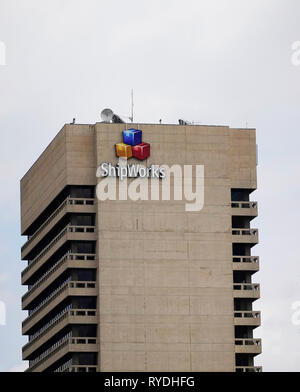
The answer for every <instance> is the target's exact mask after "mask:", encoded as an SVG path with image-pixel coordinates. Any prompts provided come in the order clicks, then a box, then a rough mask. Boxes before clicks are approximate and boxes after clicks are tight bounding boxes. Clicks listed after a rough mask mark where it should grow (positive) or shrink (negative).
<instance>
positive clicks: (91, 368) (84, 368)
mask: <svg viewBox="0 0 300 392" xmlns="http://www.w3.org/2000/svg"><path fill="white" fill-rule="evenodd" d="M64 372H76V373H95V372H97V366H96V365H73V366H70V367H69V368H67V369H65V370H64Z"/></svg>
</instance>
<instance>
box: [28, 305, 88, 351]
mask: <svg viewBox="0 0 300 392" xmlns="http://www.w3.org/2000/svg"><path fill="white" fill-rule="evenodd" d="M71 308H72V305H69V306H67V307H66V308H65V309H64V310H62V311H61V312H59V313H58V314H57V315H56V316H55V317H53V318H52V319H51V320H50V321H49V322H48V323H47V324H45V325H43V327H42V328H40V329H39V330H38V331H37V332H36V333H35V334H34V335H32V336H31V337H30V341H29V342H28V343H27V344H26V345H25V346H23V348H22V351H23V352H24V351H25V350H27V349H28V348H29V347H30V346H32V345H33V344H34V343H35V342H36V341H38V340H39V339H40V338H41V337H42V336H44V335H46V334H47V333H48V332H49V331H51V329H53V328H54V327H55V326H56V325H57V324H59V323H60V322H61V321H62V320H64V319H65V318H67V317H69V316H73V317H74V316H75V317H76V316H78V317H80V316H83V317H90V316H96V310H95V309H71Z"/></svg>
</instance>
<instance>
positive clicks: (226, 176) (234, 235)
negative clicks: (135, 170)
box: [21, 123, 261, 372]
mask: <svg viewBox="0 0 300 392" xmlns="http://www.w3.org/2000/svg"><path fill="white" fill-rule="evenodd" d="M125 128H126V129H127V128H135V129H140V130H142V132H143V140H145V141H147V143H149V144H150V146H151V153H150V156H148V158H147V159H145V160H144V161H143V164H146V165H147V166H150V165H151V164H155V165H165V164H167V165H169V166H172V165H174V164H177V165H182V166H183V165H204V206H203V208H202V209H201V210H200V211H186V209H185V207H184V206H185V203H186V201H185V200H174V197H172V196H171V200H169V201H168V200H161V199H160V200H138V201H133V200H106V201H100V200H98V198H97V197H96V186H97V183H99V181H101V180H102V179H101V178H99V177H96V170H97V168H98V166H99V165H101V164H102V163H103V162H111V163H113V164H116V163H117V156H116V152H115V145H116V144H118V143H120V142H122V131H123V130H124V129H125ZM130 163H132V164H138V163H141V162H140V161H139V160H138V159H136V158H134V157H133V158H131V161H130ZM192 179H195V176H194V175H193V176H192ZM132 180H133V179H131V180H130V181H132ZM159 181H160V182H163V181H164V179H161V180H159ZM256 186H257V182H256V139H255V130H254V129H232V128H229V127H227V126H204V125H201V126H198V125H196V126H194V125H163V124H156V125H153V124H130V125H128V124H113V123H96V124H95V125H77V124H67V125H65V126H64V127H63V128H62V130H61V131H60V132H59V133H58V134H57V136H56V137H55V138H54V139H53V141H52V142H51V144H50V145H49V146H48V147H47V148H46V150H45V151H44V152H43V154H42V155H41V156H40V157H39V159H38V160H37V161H36V162H35V164H34V165H33V166H32V167H31V168H30V170H29V171H28V172H27V173H26V174H25V176H24V177H23V178H22V180H21V230H22V235H25V236H27V242H25V244H24V245H23V247H22V252H21V253H22V260H28V265H27V267H26V268H25V269H24V270H23V272H22V284H23V285H26V286H28V291H27V292H26V294H25V295H24V296H23V297H22V307H23V309H26V310H28V317H27V318H26V319H25V320H24V322H23V324H22V331H23V334H24V335H28V336H29V341H28V343H27V344H26V345H25V346H24V347H23V359H24V360H29V368H28V370H27V371H30V372H44V371H49V372H63V371H67V372H87V371H89V372H91V371H196V372H217V371H222V372H234V371H241V372H247V371H249V372H250V371H261V368H259V367H255V366H254V357H255V356H256V355H258V354H260V352H261V340H260V339H255V338H254V337H253V330H254V329H255V328H256V327H258V326H259V325H260V312H259V311H256V310H253V306H252V304H253V302H254V301H255V300H256V299H258V298H259V297H260V288H259V284H257V283H253V282H252V275H253V274H254V273H255V272H257V271H258V269H259V258H258V257H257V256H253V255H252V254H251V248H252V247H253V246H254V245H256V244H257V242H258V231H257V229H253V228H250V222H251V220H252V219H254V218H255V217H256V216H257V203H256V202H252V201H250V194H251V192H252V191H254V190H255V189H256ZM171 193H172V192H171Z"/></svg>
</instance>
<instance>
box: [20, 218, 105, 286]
mask: <svg viewBox="0 0 300 392" xmlns="http://www.w3.org/2000/svg"><path fill="white" fill-rule="evenodd" d="M95 231H96V229H95V226H72V225H67V226H66V227H65V228H64V229H63V230H62V231H61V232H60V233H59V234H58V235H57V236H56V237H55V238H54V239H53V240H52V241H51V242H50V243H49V245H48V246H46V247H45V248H44V249H43V250H42V251H41V252H40V253H39V254H38V255H37V256H36V257H35V258H34V259H33V260H31V261H30V262H29V265H28V266H27V267H26V268H25V269H24V270H23V271H22V274H21V276H22V284H27V282H28V279H30V277H31V276H32V275H33V274H34V273H35V272H36V271H37V270H38V269H39V268H40V267H41V266H42V265H43V264H44V263H45V262H46V261H47V260H48V259H49V257H51V256H52V255H53V254H54V253H55V252H56V251H57V250H58V249H59V248H60V247H61V246H62V245H63V244H64V243H65V242H66V241H85V240H86V241H96V239H97V237H96V233H95Z"/></svg>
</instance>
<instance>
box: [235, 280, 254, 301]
mask: <svg viewBox="0 0 300 392" xmlns="http://www.w3.org/2000/svg"><path fill="white" fill-rule="evenodd" d="M233 297H234V298H250V299H254V300H255V299H258V298H260V285H259V284H257V283H234V284H233Z"/></svg>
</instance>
